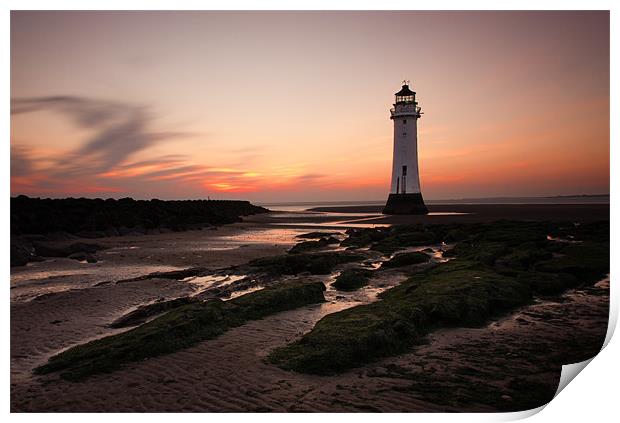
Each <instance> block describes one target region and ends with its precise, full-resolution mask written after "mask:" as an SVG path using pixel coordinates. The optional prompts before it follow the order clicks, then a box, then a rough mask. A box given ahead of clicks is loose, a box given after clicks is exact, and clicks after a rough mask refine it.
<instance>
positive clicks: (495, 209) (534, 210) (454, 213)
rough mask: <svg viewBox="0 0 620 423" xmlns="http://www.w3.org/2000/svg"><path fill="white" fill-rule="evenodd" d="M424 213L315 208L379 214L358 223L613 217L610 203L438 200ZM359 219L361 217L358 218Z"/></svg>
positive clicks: (593, 218) (568, 220) (360, 208)
mask: <svg viewBox="0 0 620 423" xmlns="http://www.w3.org/2000/svg"><path fill="white" fill-rule="evenodd" d="M427 208H428V211H429V214H428V215H421V216H413V215H407V216H384V215H380V216H377V214H380V213H381V210H383V206H342V207H317V208H313V209H310V210H312V211H321V212H330V213H343V214H344V213H355V214H375V215H376V216H374V217H371V218H368V219H361V220H358V223H375V224H397V225H398V224H409V223H426V224H433V223H473V222H493V221H496V220H538V221H541V220H543V221H550V222H591V221H597V220H609V204H437V205H428V206H427ZM356 220H357V219H356Z"/></svg>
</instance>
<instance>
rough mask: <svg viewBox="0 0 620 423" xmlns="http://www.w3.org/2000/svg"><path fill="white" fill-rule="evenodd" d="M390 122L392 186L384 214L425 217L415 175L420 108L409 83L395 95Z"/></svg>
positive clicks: (417, 176)
mask: <svg viewBox="0 0 620 423" xmlns="http://www.w3.org/2000/svg"><path fill="white" fill-rule="evenodd" d="M395 96H396V99H395V102H394V107H393V108H392V109H390V113H391V116H390V119H392V121H394V154H393V158H392V184H391V188H390V195H389V197H388V201H387V204H386V205H385V208H384V209H383V213H384V214H427V213H428V210H427V208H426V205H425V204H424V200H423V198H422V192H421V190H420V176H419V172H418V119H419V118H420V116H421V115H422V108H421V107H420V106H419V105H418V102H417V100H416V93H415V92H414V91H412V90H411V89H410V88H409V81H403V86H402V88H401V90H400V91H399V92H397V93H396V94H395Z"/></svg>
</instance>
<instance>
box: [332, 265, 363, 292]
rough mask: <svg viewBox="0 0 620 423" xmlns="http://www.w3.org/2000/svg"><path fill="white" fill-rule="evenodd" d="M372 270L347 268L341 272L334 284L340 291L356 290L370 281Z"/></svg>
mask: <svg viewBox="0 0 620 423" xmlns="http://www.w3.org/2000/svg"><path fill="white" fill-rule="evenodd" d="M371 276H372V270H368V269H346V270H343V271H342V272H340V274H339V275H338V277H337V278H336V280H335V281H334V283H333V284H332V286H333V287H334V288H336V289H338V290H339V291H355V290H356V289H359V288H361V287H363V286H365V285H366V284H367V283H368V280H369V279H370V278H371Z"/></svg>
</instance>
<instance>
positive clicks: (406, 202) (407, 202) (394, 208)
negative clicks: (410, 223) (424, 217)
mask: <svg viewBox="0 0 620 423" xmlns="http://www.w3.org/2000/svg"><path fill="white" fill-rule="evenodd" d="M383 214H428V209H427V208H426V205H424V199H423V198H422V194H421V193H414V194H390V196H389V197H388V200H387V204H386V205H385V207H384V208H383Z"/></svg>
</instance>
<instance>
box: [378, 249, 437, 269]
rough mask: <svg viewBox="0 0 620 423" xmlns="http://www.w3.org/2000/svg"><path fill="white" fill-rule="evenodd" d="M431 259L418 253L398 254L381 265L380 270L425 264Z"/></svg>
mask: <svg viewBox="0 0 620 423" xmlns="http://www.w3.org/2000/svg"><path fill="white" fill-rule="evenodd" d="M430 259H431V258H430V257H429V256H428V255H427V254H425V253H422V252H420V251H412V252H409V253H399V254H396V255H395V256H394V257H392V258H391V259H389V260H388V261H384V262H383V263H381V268H382V269H383V268H389V267H403V266H412V265H414V264H422V263H427V262H428V261H429V260H430Z"/></svg>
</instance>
